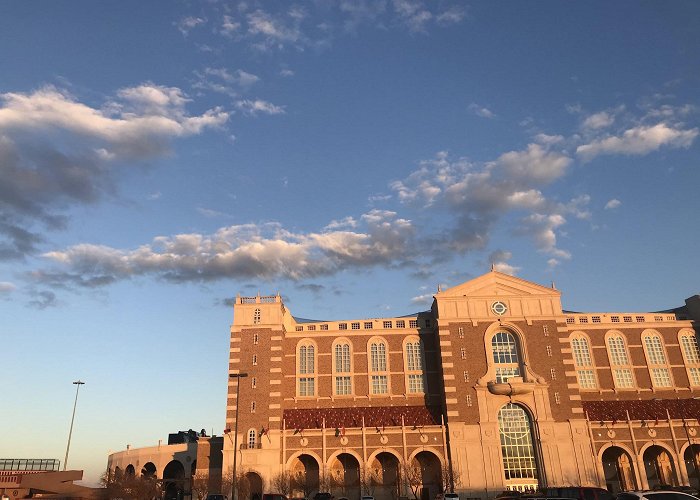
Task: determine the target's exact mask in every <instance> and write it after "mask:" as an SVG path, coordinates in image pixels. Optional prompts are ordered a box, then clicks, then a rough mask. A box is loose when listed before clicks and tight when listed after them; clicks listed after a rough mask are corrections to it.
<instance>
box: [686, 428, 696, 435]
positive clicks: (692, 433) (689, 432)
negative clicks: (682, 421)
mask: <svg viewBox="0 0 700 500" xmlns="http://www.w3.org/2000/svg"><path fill="white" fill-rule="evenodd" d="M697 433H698V431H696V430H695V429H693V428H692V427H691V428H689V429H688V434H690V435H691V436H694V435H695V434H697Z"/></svg>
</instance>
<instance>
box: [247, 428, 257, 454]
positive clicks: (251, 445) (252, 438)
mask: <svg viewBox="0 0 700 500" xmlns="http://www.w3.org/2000/svg"><path fill="white" fill-rule="evenodd" d="M257 439H258V433H257V432H256V430H255V429H250V430H249V431H248V449H249V450H253V449H255V443H256V441H257Z"/></svg>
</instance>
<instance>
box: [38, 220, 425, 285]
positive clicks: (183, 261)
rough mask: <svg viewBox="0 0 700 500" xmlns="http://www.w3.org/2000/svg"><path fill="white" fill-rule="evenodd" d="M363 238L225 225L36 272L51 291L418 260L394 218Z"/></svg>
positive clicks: (98, 252)
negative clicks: (133, 280)
mask: <svg viewBox="0 0 700 500" xmlns="http://www.w3.org/2000/svg"><path fill="white" fill-rule="evenodd" d="M361 221H362V226H363V229H364V230H363V231H349V230H325V231H323V232H319V233H313V232H312V233H292V232H290V231H287V230H285V229H284V228H283V227H282V226H280V225H279V224H276V223H268V224H264V225H261V226H257V225H253V224H246V225H237V226H228V227H223V228H221V229H219V230H218V231H217V232H215V233H214V234H209V235H204V234H196V233H192V234H178V235H175V236H161V237H157V238H154V239H153V241H152V242H151V243H150V244H146V245H142V246H140V247H138V248H136V249H132V250H120V249H116V248H110V247H106V246H100V245H89V244H80V245H74V246H72V247H69V248H67V249H66V250H63V251H55V252H48V253H46V254H44V257H46V258H47V259H49V260H50V261H52V262H53V263H54V264H55V265H56V267H57V269H56V270H53V271H37V272H35V273H34V274H33V278H34V280H35V281H37V282H38V283H41V284H44V285H47V286H70V285H72V286H80V287H97V286H103V285H106V284H110V283H113V282H115V281H118V280H124V279H130V278H133V277H137V276H144V275H151V276H156V277H158V278H161V279H163V280H166V281H170V282H187V281H196V282H203V281H213V280H219V279H226V278H256V279H291V280H300V279H305V278H311V277H315V276H322V275H328V274H333V273H336V272H339V271H341V270H343V269H348V268H363V267H370V266H374V265H385V266H386V265H391V264H394V263H402V262H405V261H406V260H407V259H410V257H411V255H412V254H413V253H414V251H415V250H414V245H413V244H412V241H413V238H414V228H413V226H412V224H411V222H410V221H408V220H405V219H401V218H399V217H397V216H396V214H395V213H394V212H389V211H378V210H373V211H371V212H368V213H366V214H364V215H363V216H362V217H361Z"/></svg>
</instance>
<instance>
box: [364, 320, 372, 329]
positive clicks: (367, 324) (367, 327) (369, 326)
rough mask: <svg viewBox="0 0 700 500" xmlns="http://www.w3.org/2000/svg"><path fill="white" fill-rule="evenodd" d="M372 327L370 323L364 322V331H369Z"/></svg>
mask: <svg viewBox="0 0 700 500" xmlns="http://www.w3.org/2000/svg"><path fill="white" fill-rule="evenodd" d="M373 326H374V325H373V324H372V322H371V321H365V330H371V329H372V327H373Z"/></svg>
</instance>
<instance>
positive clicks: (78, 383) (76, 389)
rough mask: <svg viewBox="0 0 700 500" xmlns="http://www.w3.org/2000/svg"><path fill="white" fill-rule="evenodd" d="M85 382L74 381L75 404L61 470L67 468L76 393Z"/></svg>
mask: <svg viewBox="0 0 700 500" xmlns="http://www.w3.org/2000/svg"><path fill="white" fill-rule="evenodd" d="M84 384H85V382H81V381H80V380H76V381H75V382H73V385H75V386H77V387H76V388H75V402H74V403H73V416H72V417H71V419H70V431H69V432H68V446H66V458H65V459H64V460H63V470H66V467H68V450H70V438H71V436H72V435H73V421H74V420H75V407H76V406H78V392H79V391H80V386H81V385H84Z"/></svg>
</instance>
